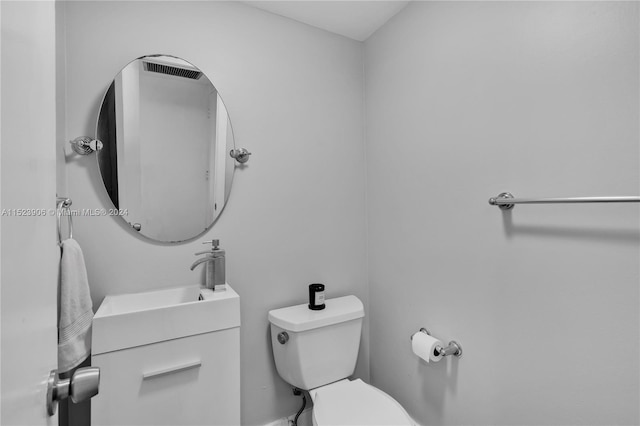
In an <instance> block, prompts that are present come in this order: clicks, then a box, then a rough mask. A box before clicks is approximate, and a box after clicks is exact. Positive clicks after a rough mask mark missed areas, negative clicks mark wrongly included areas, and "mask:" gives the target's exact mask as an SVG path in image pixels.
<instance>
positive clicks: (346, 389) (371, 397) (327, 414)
mask: <svg viewBox="0 0 640 426" xmlns="http://www.w3.org/2000/svg"><path fill="white" fill-rule="evenodd" d="M310 394H311V398H312V399H313V423H314V424H315V425H318V426H325V425H397V426H400V425H407V426H413V425H414V423H413V421H412V420H411V417H409V415H408V414H407V412H406V411H405V410H404V408H402V406H401V405H400V404H399V403H398V402H397V401H396V400H395V399H393V398H392V397H391V396H389V395H387V394H386V393H384V392H383V391H381V390H380V389H378V388H376V387H373V386H371V385H368V384H366V383H365V382H363V381H362V380H360V379H357V380H353V381H349V380H341V381H339V382H336V383H332V384H330V385H326V386H322V387H320V388H316V389H313V390H311V391H310Z"/></svg>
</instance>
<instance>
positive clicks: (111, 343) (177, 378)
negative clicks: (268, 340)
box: [91, 287, 240, 426]
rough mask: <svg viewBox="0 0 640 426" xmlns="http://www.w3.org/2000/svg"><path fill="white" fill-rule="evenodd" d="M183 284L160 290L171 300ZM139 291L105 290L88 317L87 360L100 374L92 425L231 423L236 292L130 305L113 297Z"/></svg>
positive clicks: (235, 399) (235, 402)
mask: <svg viewBox="0 0 640 426" xmlns="http://www.w3.org/2000/svg"><path fill="white" fill-rule="evenodd" d="M184 289H186V288H182V289H169V290H165V291H174V292H175V294H174V295H173V296H171V297H173V298H174V300H173V302H175V301H176V300H175V299H179V297H182V296H184V294H182V293H180V290H184ZM196 290H197V289H196ZM189 291H191V290H188V292H189ZM203 291H205V292H206V291H207V290H203ZM154 293H156V292H154ZM215 293H218V294H215ZM141 295H142V293H138V294H136V295H120V296H107V298H105V301H103V303H102V304H101V307H100V309H99V310H98V312H97V313H96V316H95V318H94V330H93V345H92V346H93V353H92V358H91V364H92V365H93V366H97V367H100V376H101V377H100V391H99V394H98V395H97V396H96V397H94V399H93V400H92V404H91V421H92V425H93V426H112V425H172V426H179V425H225V426H226V425H239V424H240V300H239V297H238V295H237V294H236V293H235V292H234V291H233V290H232V289H231V288H229V287H228V289H227V290H226V291H224V292H210V291H209V293H208V294H207V298H206V299H205V300H202V301H193V300H189V299H191V296H188V295H187V296H185V297H184V299H186V300H187V301H186V302H179V303H173V302H172V303H171V304H170V305H169V306H171V307H173V309H167V308H165V307H160V308H158V307H152V308H151V309H142V310H140V309H138V308H136V309H135V310H133V311H132V310H131V307H132V306H139V304H137V303H129V302H127V303H125V302H124V301H123V300H114V299H117V298H123V297H125V296H129V297H128V298H129V299H131V298H132V297H131V296H133V297H140V296H141ZM171 297H169V299H170V298H171ZM141 299H143V297H142V298H141ZM152 304H153V303H152ZM103 308H104V309H103ZM101 310H102V312H101ZM176 310H178V312H175V311H176ZM117 317H121V318H117ZM136 342H137V343H139V344H136Z"/></svg>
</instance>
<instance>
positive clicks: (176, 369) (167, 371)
mask: <svg viewBox="0 0 640 426" xmlns="http://www.w3.org/2000/svg"><path fill="white" fill-rule="evenodd" d="M201 365H202V362H201V361H194V362H190V363H187V364H182V365H176V366H173V367H167V368H163V369H161V370H155V371H149V372H146V373H142V380H147V379H154V378H156V377H160V376H166V375H167V374H173V373H179V372H181V371H185V370H191V369H192V368H200V366H201Z"/></svg>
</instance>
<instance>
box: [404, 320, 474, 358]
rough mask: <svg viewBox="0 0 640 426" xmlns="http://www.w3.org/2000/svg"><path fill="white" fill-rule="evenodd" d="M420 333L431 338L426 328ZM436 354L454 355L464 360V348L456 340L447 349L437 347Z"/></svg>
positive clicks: (421, 329)
mask: <svg viewBox="0 0 640 426" xmlns="http://www.w3.org/2000/svg"><path fill="white" fill-rule="evenodd" d="M420 332H421V333H424V334H428V335H429V336H431V332H430V331H429V330H427V329H426V328H424V327H422V328H420ZM411 340H413V335H411ZM434 352H435V354H436V355H442V356H449V355H453V356H455V357H456V358H462V346H460V343H458V342H456V341H455V340H452V341H450V342H449V344H448V345H447V347H446V348H443V347H442V346H436V348H435V350H434Z"/></svg>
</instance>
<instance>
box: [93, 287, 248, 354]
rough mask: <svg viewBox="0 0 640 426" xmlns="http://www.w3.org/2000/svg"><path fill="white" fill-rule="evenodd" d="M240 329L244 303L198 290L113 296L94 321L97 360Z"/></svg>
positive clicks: (231, 294) (228, 295)
mask: <svg viewBox="0 0 640 426" xmlns="http://www.w3.org/2000/svg"><path fill="white" fill-rule="evenodd" d="M239 326H240V297H239V296H238V293H236V292H235V291H234V290H233V289H232V288H231V287H230V286H229V285H227V289H226V290H224V291H212V290H209V289H201V288H199V287H198V286H186V287H174V288H168V289H162V290H155V291H148V292H144V293H131V294H118V295H109V296H106V297H105V298H104V300H103V301H102V303H101V304H100V307H99V308H98V311H97V312H96V314H95V316H94V318H93V336H92V345H91V351H92V353H93V355H97V354H101V353H106V352H112V351H117V350H120V349H125V348H131V347H135V346H141V345H147V344H150V343H155V342H161V341H164V340H171V339H179V338H181V337H187V336H193V335H195V334H202V333H209V332H212V331H217V330H224V329H227V328H232V327H239Z"/></svg>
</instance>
